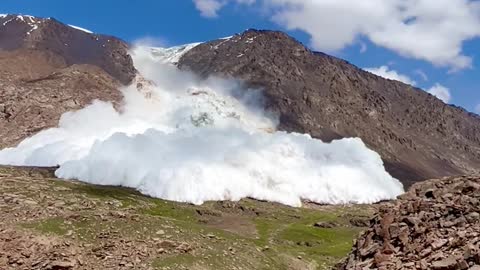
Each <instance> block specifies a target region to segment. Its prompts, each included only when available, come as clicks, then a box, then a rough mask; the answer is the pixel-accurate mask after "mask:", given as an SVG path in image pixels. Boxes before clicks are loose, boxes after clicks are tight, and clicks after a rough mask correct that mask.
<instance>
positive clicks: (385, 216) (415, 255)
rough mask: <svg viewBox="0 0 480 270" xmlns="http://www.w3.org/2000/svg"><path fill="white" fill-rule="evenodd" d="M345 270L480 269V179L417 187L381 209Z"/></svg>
mask: <svg viewBox="0 0 480 270" xmlns="http://www.w3.org/2000/svg"><path fill="white" fill-rule="evenodd" d="M339 269H438V270H449V269H451V270H454V269H455V270H456V269H472V270H478V269H480V177H451V178H443V179H434V180H429V181H426V182H423V183H417V184H415V185H413V186H412V188H411V189H410V191H409V192H407V193H406V194H404V195H402V196H401V197H400V198H399V199H398V200H396V201H394V202H390V203H387V204H384V205H383V206H382V207H381V209H380V210H379V213H378V214H377V215H376V216H375V218H374V219H372V220H371V222H370V228H369V229H368V230H367V231H366V232H365V233H364V234H363V235H362V236H361V237H360V238H359V239H358V240H357V241H356V244H355V245H354V249H353V251H352V253H351V254H350V256H349V257H348V259H347V260H346V261H345V263H344V264H343V265H342V266H341V267H340V268H339Z"/></svg>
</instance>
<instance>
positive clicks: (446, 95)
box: [427, 83, 451, 103]
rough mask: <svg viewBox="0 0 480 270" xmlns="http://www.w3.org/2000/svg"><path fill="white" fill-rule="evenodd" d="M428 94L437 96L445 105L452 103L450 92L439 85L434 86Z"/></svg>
mask: <svg viewBox="0 0 480 270" xmlns="http://www.w3.org/2000/svg"><path fill="white" fill-rule="evenodd" d="M427 92H428V93H430V94H432V95H434V96H436V97H437V98H438V99H440V100H441V101H443V102H445V103H448V102H450V99H451V95H450V90H449V89H448V88H447V87H445V86H443V85H441V84H439V83H437V84H435V85H434V86H432V87H431V88H430V89H428V90H427Z"/></svg>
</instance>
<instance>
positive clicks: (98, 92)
mask: <svg viewBox="0 0 480 270" xmlns="http://www.w3.org/2000/svg"><path fill="white" fill-rule="evenodd" d="M135 74H136V70H135V67H134V66H133V61H132V59H131V57H130V55H129V54H128V44H126V43H125V42H123V41H121V40H119V39H117V38H114V37H110V36H105V35H97V34H91V33H87V32H85V31H81V30H78V29H75V28H72V27H70V26H67V25H65V24H62V23H60V22H58V21H56V20H55V19H52V18H48V19H44V18H37V17H32V16H20V15H7V16H0V126H1V127H2V128H1V129H0V148H3V147H6V146H13V145H15V144H17V143H18V142H20V141H21V140H23V139H25V138H26V137H28V136H31V135H32V134H34V133H36V132H38V131H40V130H42V129H45V128H48V127H52V126H56V125H57V123H58V120H59V119H60V116H61V115H62V114H63V113H64V112H67V111H71V110H77V109H80V108H83V107H84V106H86V105H88V104H90V103H91V102H92V101H93V100H95V99H100V100H105V101H112V102H114V103H117V104H118V103H119V102H120V101H121V99H122V96H121V93H120V91H118V87H120V86H121V85H126V84H129V83H130V82H131V81H132V80H133V78H134V77H135Z"/></svg>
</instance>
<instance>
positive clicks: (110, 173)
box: [0, 47, 403, 206]
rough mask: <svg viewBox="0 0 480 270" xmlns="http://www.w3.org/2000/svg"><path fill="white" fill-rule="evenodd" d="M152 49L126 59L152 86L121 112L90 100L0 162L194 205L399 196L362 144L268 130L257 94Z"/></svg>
mask: <svg viewBox="0 0 480 270" xmlns="http://www.w3.org/2000/svg"><path fill="white" fill-rule="evenodd" d="M159 50H161V49H159V48H155V49H154V50H152V48H146V47H137V48H136V49H135V50H134V51H133V52H132V55H133V58H134V62H135V65H136V67H137V69H138V70H139V71H140V73H141V74H142V76H144V77H145V78H148V79H149V80H151V83H148V82H147V83H146V82H145V81H144V80H142V79H141V78H138V81H139V82H143V84H144V87H143V88H142V89H140V90H139V89H137V88H136V87H135V86H134V85H136V83H134V84H133V85H132V86H130V87H126V88H124V89H122V90H121V91H122V92H123V94H124V105H123V107H122V109H121V111H120V112H118V111H116V110H115V109H114V107H113V106H112V104H111V103H107V102H101V101H95V102H93V104H91V105H89V106H88V107H86V108H84V109H82V110H79V111H75V112H68V113H65V114H64V115H63V116H62V117H61V119H60V122H59V126H58V127H57V128H51V129H48V130H45V131H41V132H39V133H38V134H36V135H34V136H32V137H30V138H28V139H25V140H24V141H23V142H21V143H20V144H19V145H18V146H17V147H15V148H7V149H3V150H2V151H0V164H9V165H35V166H55V165H60V167H59V169H58V170H57V171H56V173H55V174H56V175H57V176H58V177H60V178H67V179H78V180H81V181H85V182H89V183H94V184H101V185H119V186H126V187H131V188H135V189H137V190H139V191H140V192H142V193H143V194H146V195H150V196H153V197H158V198H162V199H167V200H174V201H180V202H190V203H194V204H201V203H203V202H205V201H210V200H240V199H242V198H246V197H250V198H255V199H259V200H267V201H273V202H279V203H283V204H287V205H291V206H300V205H301V201H302V200H309V201H313V202H317V203H328V204H346V203H374V202H378V201H380V200H385V199H392V198H395V197H396V196H397V195H399V194H401V193H402V192H403V187H402V184H401V183H400V182H399V181H398V180H396V179H394V178H392V177H391V176H390V175H389V174H388V173H387V172H386V171H385V169H384V166H383V163H382V160H381V158H380V156H379V155H378V154H377V153H375V152H374V151H372V150H370V149H368V148H367V147H366V146H365V145H364V143H363V142H362V141H361V139H358V138H351V139H342V140H336V141H333V142H332V143H324V142H322V141H320V140H317V139H313V138H311V137H310V136H309V135H307V134H296V133H286V132H281V131H276V130H275V127H276V125H277V118H276V117H275V116H274V115H272V114H270V113H268V112H266V111H265V110H264V109H263V106H262V105H263V101H262V95H261V91H259V90H254V89H246V88H245V87H243V86H242V84H240V83H238V82H235V81H229V80H223V79H218V78H209V79H206V80H202V79H199V78H197V77H196V76H194V75H193V74H191V73H187V72H183V71H179V70H178V69H177V68H176V67H174V66H173V65H170V64H166V63H167V62H169V61H173V62H175V61H177V58H176V57H175V55H172V53H171V52H172V50H171V49H170V50H169V51H165V52H164V53H159ZM178 51H179V52H178V53H185V50H184V49H179V50H178ZM165 57H166V58H168V59H169V60H166V59H165ZM172 59H173V60H172Z"/></svg>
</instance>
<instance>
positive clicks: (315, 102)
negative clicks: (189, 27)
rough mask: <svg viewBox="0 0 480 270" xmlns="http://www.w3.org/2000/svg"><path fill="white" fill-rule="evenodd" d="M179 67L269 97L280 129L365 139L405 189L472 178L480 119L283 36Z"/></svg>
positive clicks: (223, 43) (191, 55) (201, 51)
mask: <svg viewBox="0 0 480 270" xmlns="http://www.w3.org/2000/svg"><path fill="white" fill-rule="evenodd" d="M178 65H179V67H180V68H182V69H188V70H192V71H194V72H195V73H197V74H200V75H202V76H208V75H211V74H219V75H222V76H226V77H233V78H237V79H241V80H243V81H245V83H246V84H248V85H249V86H253V87H260V88H263V89H264V92H265V95H266V97H267V100H268V107H269V109H271V110H273V111H276V112H278V113H279V115H280V126H279V128H280V129H282V130H286V131H295V132H302V133H309V134H311V135H312V136H313V137H316V138H320V139H322V140H326V141H330V140H332V139H337V138H343V137H360V138H362V139H363V140H364V142H365V143H367V145H368V146H369V147H371V148H372V149H374V150H375V151H377V152H378V153H379V154H380V155H381V156H382V158H383V159H384V162H385V165H386V167H387V170H388V171H389V172H390V173H391V174H392V175H393V176H395V177H397V178H398V179H401V180H402V181H403V182H404V183H405V184H407V185H409V184H411V183H412V182H414V181H417V180H423V179H428V178H433V177H439V176H446V175H459V174H464V173H471V172H473V171H476V170H478V169H479V167H478V164H480V118H479V116H477V115H474V114H471V113H468V112H467V111H465V110H463V109H461V108H457V107H454V106H450V105H446V104H444V103H442V102H441V101H440V100H438V99H437V98H435V97H434V96H432V95H430V94H428V93H426V92H424V91H422V90H420V89H416V88H414V87H412V86H409V85H406V84H403V83H401V82H398V81H391V80H387V79H384V78H381V77H378V76H376V75H373V74H371V73H368V72H366V71H363V70H361V69H359V68H357V67H355V66H353V65H351V64H349V63H348V62H346V61H343V60H341V59H337V58H335V57H332V56H328V55H325V54H322V53H318V52H313V51H310V50H309V49H307V48H306V47H304V46H303V45H302V44H300V43H299V42H297V41H296V40H294V39H292V38H290V37H289V36H287V35H286V34H284V33H281V32H272V31H256V30H249V31H246V32H244V33H242V34H239V35H235V36H233V37H231V38H226V39H219V40H214V41H211V42H207V43H203V44H200V45H198V46H196V47H194V48H193V49H191V50H190V51H188V52H187V53H186V54H184V55H183V56H182V57H181V58H180V60H179V62H178Z"/></svg>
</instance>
